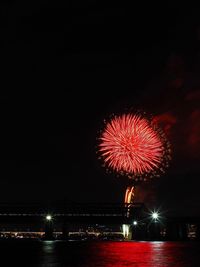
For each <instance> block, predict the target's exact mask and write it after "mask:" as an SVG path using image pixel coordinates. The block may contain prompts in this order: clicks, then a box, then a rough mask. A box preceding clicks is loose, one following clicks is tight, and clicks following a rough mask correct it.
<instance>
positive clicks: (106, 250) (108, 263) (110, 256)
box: [90, 242, 185, 267]
mask: <svg viewBox="0 0 200 267" xmlns="http://www.w3.org/2000/svg"><path fill="white" fill-rule="evenodd" d="M92 250H94V251H93V253H92V254H91V258H90V264H91V266H92V261H93V260H94V262H93V263H94V266H95V267H97V266H102V267H125V266H126V267H128V266H134V267H135V266H137V267H168V266H169V267H171V266H176V267H180V266H181V267H182V266H185V265H183V264H182V263H181V255H179V253H177V251H176V254H174V253H173V244H172V243H171V244H170V243H164V242H102V243H98V244H96V245H95V246H94V247H93V248H92ZM97 254H98V263H97V262H95V259H96V258H97ZM92 255H95V258H94V259H93V258H92Z"/></svg>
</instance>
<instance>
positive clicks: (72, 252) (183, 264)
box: [0, 240, 200, 267]
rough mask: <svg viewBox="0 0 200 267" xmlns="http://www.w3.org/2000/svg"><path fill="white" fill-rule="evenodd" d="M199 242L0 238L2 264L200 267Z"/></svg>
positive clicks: (98, 266)
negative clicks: (8, 239)
mask: <svg viewBox="0 0 200 267" xmlns="http://www.w3.org/2000/svg"><path fill="white" fill-rule="evenodd" d="M199 245H200V244H199V243H198V242H182V243H181V242H116V241H114V242H112V241H99V242H93V241H90V242H65V241H24V240H20V241H18V240H17V241H0V254H1V257H0V264H1V266H3V267H6V266H26V267H28V266H32V267H46V266H47V267H113V266H114V267H129V266H131V267H132V266H134V267H156V266H157V267H199V266H200V263H199V257H200V246H199ZM11 255H12V257H11ZM2 262H4V264H2Z"/></svg>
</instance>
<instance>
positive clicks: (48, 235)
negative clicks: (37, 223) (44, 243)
mask: <svg viewBox="0 0 200 267" xmlns="http://www.w3.org/2000/svg"><path fill="white" fill-rule="evenodd" d="M44 238H45V240H53V239H54V237H53V222H52V221H47V222H46V223H45V236H44Z"/></svg>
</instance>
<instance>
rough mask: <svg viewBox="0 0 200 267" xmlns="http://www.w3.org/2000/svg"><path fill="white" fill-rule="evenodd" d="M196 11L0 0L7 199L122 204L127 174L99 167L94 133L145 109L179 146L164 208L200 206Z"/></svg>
mask: <svg viewBox="0 0 200 267" xmlns="http://www.w3.org/2000/svg"><path fill="white" fill-rule="evenodd" d="M199 11H200V10H198V9H197V8H195V7H194V8H190V7H188V6H187V7H183V6H181V7H180V6H162V7H161V6H153V5H149V6H145V5H142V4H141V5H140V6H139V5H138V6H130V5H127V6H126V5H125V4H122V3H120V5H118V4H117V3H116V4H114V5H113V4H112V5H111V4H108V3H107V4H105V5H104V4H103V3H102V2H100V1H92V0H91V1H80V2H78V1H71V2H66V1H65V2H59V3H57V2H55V1H54V3H53V2H50V1H42V0H41V1H15V2H14V1H9V3H8V2H6V1H5V2H4V3H1V37H0V38H1V47H2V48H1V52H0V54H1V60H0V62H1V63H0V64H1V95H0V111H1V124H0V127H1V131H0V132H1V135H0V137H1V139H0V172H1V180H0V186H1V195H0V201H1V202H27V201H28V202H32V201H47V200H48V201H77V202H82V201H86V202H87V201H88V202H120V201H122V199H123V190H124V184H123V181H122V180H123V179H122V180H120V178H116V177H115V175H114V174H108V173H106V171H105V169H103V168H102V166H101V163H100V162H99V161H98V159H97V155H96V145H97V140H96V138H97V137H98V134H99V131H100V130H101V129H102V127H103V120H104V119H107V118H109V116H110V115H111V114H112V113H122V112H124V111H127V110H130V109H133V110H137V109H143V110H146V111H147V113H149V114H153V115H156V116H160V118H161V124H162V126H163V127H168V130H167V134H168V138H169V139H170V142H171V143H172V148H173V161H172V163H171V167H170V169H169V170H167V171H166V174H165V175H164V176H163V177H161V178H160V180H159V181H157V182H156V186H155V182H154V186H155V187H156V190H155V191H156V192H155V195H156V198H157V199H158V202H157V205H163V206H166V207H169V208H174V210H175V211H178V212H180V213H181V212H183V211H184V209H185V207H186V209H187V210H190V211H192V213H200V212H199V211H200V204H199V203H200V197H199V186H200V182H199V175H200V169H199V166H198V165H199V159H200V153H199V148H200V146H199V141H200V140H199V134H200V124H199V121H200V115H199V114H200V113H199V111H200V104H199V100H200V98H199V95H200V94H199V90H200V89H199V88H200V87H199V86H200V79H199V74H200V68H199V67H200V65H199V64H200V61H199V60H200V58H199V56H200V47H199V45H200V43H199V42H200V21H199ZM163 114H165V115H163ZM166 114H167V116H168V117H169V118H170V119H167V120H166ZM163 118H164V119H163ZM193 134H194V137H192V136H193ZM191 140H193V141H191ZM192 142H193V143H192ZM149 192H152V189H151V190H150V191H149ZM148 195H151V194H147V190H146V189H143V191H141V192H140V195H138V199H139V200H141V199H145V201H147V202H148V201H150V198H151V196H150V197H148ZM183 207H184V209H183ZM187 212H188V211H187Z"/></svg>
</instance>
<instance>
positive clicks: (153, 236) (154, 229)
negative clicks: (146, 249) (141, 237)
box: [147, 222, 161, 240]
mask: <svg viewBox="0 0 200 267" xmlns="http://www.w3.org/2000/svg"><path fill="white" fill-rule="evenodd" d="M160 232H161V228H160V224H159V223H158V222H152V223H151V224H150V225H149V226H148V233H147V234H148V239H150V240H161V233H160Z"/></svg>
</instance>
